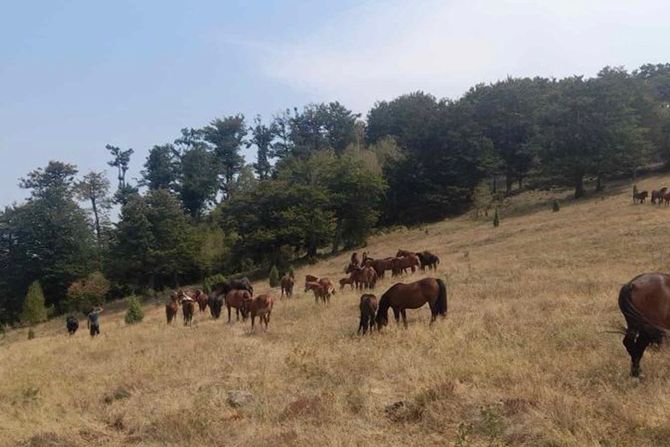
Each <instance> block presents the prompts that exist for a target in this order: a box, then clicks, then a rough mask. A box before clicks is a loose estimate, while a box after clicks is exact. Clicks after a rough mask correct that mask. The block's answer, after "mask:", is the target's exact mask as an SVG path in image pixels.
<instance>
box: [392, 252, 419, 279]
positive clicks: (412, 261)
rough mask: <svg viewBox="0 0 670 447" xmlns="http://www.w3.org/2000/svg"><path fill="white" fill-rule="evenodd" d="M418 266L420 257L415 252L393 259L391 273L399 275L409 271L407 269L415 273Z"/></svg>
mask: <svg viewBox="0 0 670 447" xmlns="http://www.w3.org/2000/svg"><path fill="white" fill-rule="evenodd" d="M418 266H419V258H418V257H417V256H416V255H415V254H414V253H410V254H409V255H407V256H403V257H401V258H394V259H393V260H392V261H391V275H392V276H399V275H400V274H402V273H407V269H410V270H412V273H414V272H416V268H417V267H418Z"/></svg>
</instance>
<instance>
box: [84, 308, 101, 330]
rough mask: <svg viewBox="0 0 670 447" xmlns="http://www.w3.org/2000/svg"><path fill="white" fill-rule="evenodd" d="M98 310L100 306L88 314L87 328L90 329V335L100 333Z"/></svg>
mask: <svg viewBox="0 0 670 447" xmlns="http://www.w3.org/2000/svg"><path fill="white" fill-rule="evenodd" d="M100 312H102V307H96V308H94V309H93V310H92V311H91V312H89V314H88V321H87V325H88V329H89V330H90V331H91V337H95V336H96V335H98V334H100Z"/></svg>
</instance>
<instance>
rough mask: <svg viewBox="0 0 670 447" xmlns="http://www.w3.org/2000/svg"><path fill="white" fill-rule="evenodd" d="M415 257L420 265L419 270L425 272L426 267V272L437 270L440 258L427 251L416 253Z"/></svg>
mask: <svg viewBox="0 0 670 447" xmlns="http://www.w3.org/2000/svg"><path fill="white" fill-rule="evenodd" d="M416 255H417V257H418V258H419V262H420V263H421V270H423V271H426V267H428V270H437V264H439V263H440V258H438V257H437V256H435V255H434V254H432V253H431V252H429V251H422V252H421V253H416Z"/></svg>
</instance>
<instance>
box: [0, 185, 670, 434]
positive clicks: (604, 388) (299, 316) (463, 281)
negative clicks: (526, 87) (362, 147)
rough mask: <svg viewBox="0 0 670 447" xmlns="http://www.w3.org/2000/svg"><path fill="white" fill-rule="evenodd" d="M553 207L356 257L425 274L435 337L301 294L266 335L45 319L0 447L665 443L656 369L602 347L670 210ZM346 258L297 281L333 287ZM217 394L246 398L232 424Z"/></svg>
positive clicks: (422, 317)
mask: <svg viewBox="0 0 670 447" xmlns="http://www.w3.org/2000/svg"><path fill="white" fill-rule="evenodd" d="M661 183H666V184H670V177H653V178H649V179H646V180H644V181H642V182H640V185H639V186H640V189H651V188H653V187H654V186H657V185H659V184H661ZM550 197H551V195H549V194H546V193H530V194H526V195H524V196H522V197H518V198H516V199H514V204H513V207H516V208H515V209H517V210H521V209H523V210H525V211H524V212H521V211H517V212H516V213H512V212H511V211H510V212H509V213H508V214H507V215H506V214H504V213H503V217H502V223H501V226H500V227H499V228H497V229H494V228H493V227H492V225H491V224H490V221H483V220H482V221H473V220H472V218H469V217H462V218H458V219H453V220H447V221H444V222H441V223H438V224H434V225H428V226H425V227H423V228H420V229H416V230H410V231H408V230H401V231H396V232H393V233H390V234H387V235H380V236H377V237H375V238H373V239H372V240H371V241H370V245H369V247H368V250H369V251H370V253H371V255H373V256H386V255H391V254H394V253H395V251H396V250H397V249H398V248H406V249H416V250H419V249H425V248H429V249H432V250H433V251H435V252H436V253H437V254H438V255H439V256H440V257H441V260H442V262H441V264H440V269H439V272H438V273H439V275H441V276H443V277H446V278H447V285H448V290H449V315H448V317H447V319H446V320H444V321H439V322H438V324H436V325H435V326H433V327H432V328H429V327H428V320H429V311H428V309H427V308H424V309H421V310H420V311H410V312H409V317H410V327H409V329H407V330H403V329H400V328H397V327H396V326H395V324H393V323H391V325H390V326H389V327H388V328H387V329H386V330H385V331H384V332H383V333H381V334H376V333H375V334H374V335H372V336H369V337H365V338H361V337H357V336H356V335H355V330H356V328H357V325H358V315H357V304H358V296H359V295H358V294H357V293H354V292H349V291H347V292H345V293H338V294H337V295H336V296H335V297H334V299H333V300H332V302H331V304H330V306H328V307H325V306H322V305H315V304H314V300H313V298H312V296H311V295H309V296H308V295H305V294H303V293H302V290H301V287H300V285H301V283H302V281H298V284H297V285H296V291H297V293H296V297H295V298H294V299H293V300H292V301H283V302H279V303H277V304H276V306H275V310H274V312H273V315H272V321H271V323H270V329H269V331H268V332H267V333H262V332H261V331H259V330H258V328H257V332H256V333H253V334H252V333H250V330H249V327H248V324H242V323H236V324H233V325H230V326H229V325H227V324H226V323H225V319H224V320H218V321H213V320H211V319H210V318H209V317H208V316H207V317H205V316H203V315H201V314H197V315H196V321H195V324H194V325H193V327H192V328H185V327H183V326H181V325H177V326H174V327H166V325H165V322H164V313H163V308H162V306H158V305H150V306H149V307H148V308H147V309H146V310H147V312H146V313H147V316H146V318H145V321H144V322H143V323H141V324H139V325H136V326H131V327H129V326H126V325H125V324H124V323H123V313H122V312H118V313H113V312H110V313H107V314H104V315H103V318H102V336H101V337H99V338H97V339H95V340H91V339H90V338H89V337H88V335H87V334H86V332H85V328H84V330H80V332H79V333H77V334H76V336H74V337H72V338H69V337H68V336H67V335H66V333H65V328H64V323H63V322H62V321H56V322H50V323H48V324H45V325H43V326H40V327H38V328H37V329H36V333H37V338H36V339H34V340H27V337H26V331H25V330H18V331H14V332H12V333H10V334H8V335H7V336H6V337H5V338H4V340H2V341H1V342H0V378H2V380H0V444H2V445H16V444H21V443H25V444H26V445H35V446H39V445H44V446H47V445H48V446H59V445H89V444H92V443H95V444H97V445H143V446H152V445H156V446H158V445H221V446H224V445H225V446H236V445H277V446H279V445H287V446H288V445H291V446H293V445H309V446H313V445H334V446H349V445H410V444H412V445H454V446H466V445H468V446H470V445H472V446H480V445H481V446H489V445H526V446H623V445H629V446H659V445H670V423H669V421H668V415H669V414H670V394H669V393H668V392H667V390H668V388H669V385H670V359H669V358H668V355H667V351H665V350H664V349H662V350H661V351H660V352H651V353H650V354H649V355H646V356H645V358H644V359H643V363H642V368H643V372H644V373H645V374H646V376H645V377H644V378H643V380H641V381H634V380H632V379H630V378H629V377H628V371H629V358H628V356H627V354H626V353H625V351H624V348H623V346H622V345H621V337H620V336H619V335H615V334H611V333H608V332H607V331H608V330H610V329H611V328H612V327H613V326H614V325H616V324H621V323H622V322H623V318H622V317H621V316H620V314H619V311H618V308H617V304H616V297H617V293H618V289H619V287H620V286H621V284H622V283H624V282H626V281H628V280H629V279H630V278H632V277H633V276H634V275H635V274H637V273H640V272H643V271H650V270H662V271H667V270H669V268H668V267H669V263H670V260H669V259H668V256H667V253H668V251H667V247H669V246H670V232H669V231H668V230H667V228H668V225H667V223H668V222H669V221H670V208H665V207H660V208H658V207H652V206H650V205H649V204H646V205H637V206H635V205H633V204H632V203H631V193H630V188H629V187H622V188H621V189H620V191H619V192H617V193H611V194H610V195H607V196H604V197H602V198H595V199H590V200H586V201H583V202H577V203H570V202H566V203H564V205H563V208H562V209H561V211H560V212H558V213H552V212H551V210H550V206H549V205H548V199H549V198H550ZM510 215H514V216H515V217H510ZM348 256H349V254H343V255H342V256H340V257H338V258H334V259H330V260H327V261H324V262H321V263H319V264H318V265H315V266H313V267H311V268H305V269H302V270H300V271H297V272H296V273H297V276H298V278H302V277H303V275H304V274H305V273H315V274H317V275H319V276H328V277H331V278H333V279H337V278H339V277H341V276H342V273H341V272H342V269H343V268H344V266H345V264H346V260H347V258H348ZM418 277H419V275H415V276H414V277H411V278H409V277H408V278H405V280H406V281H409V280H414V279H417V278H418ZM391 283H392V281H391V280H390V279H387V280H386V281H384V282H382V283H381V286H378V289H377V294H381V293H382V292H383V291H384V290H385V289H386V288H387V287H388V286H389V285H390V284H391ZM256 287H257V289H258V292H262V291H264V290H263V289H265V290H267V287H266V285H265V284H257V285H256ZM277 295H278V293H277ZM230 390H247V391H250V392H251V393H253V396H254V400H253V401H252V402H251V403H249V404H248V405H246V406H243V407H241V408H232V407H231V406H230V405H229V403H228V402H227V398H228V397H227V393H228V391H230ZM401 400H402V401H407V406H406V408H405V410H404V411H398V412H395V413H393V414H387V412H386V411H385V408H386V406H387V405H389V404H392V403H394V402H397V401H401Z"/></svg>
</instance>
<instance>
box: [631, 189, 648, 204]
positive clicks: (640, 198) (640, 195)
mask: <svg viewBox="0 0 670 447" xmlns="http://www.w3.org/2000/svg"><path fill="white" fill-rule="evenodd" d="M648 196H649V193H648V192H647V191H640V192H636V193H635V194H633V203H637V202H639V203H644V202H645V200H647V197H648Z"/></svg>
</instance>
